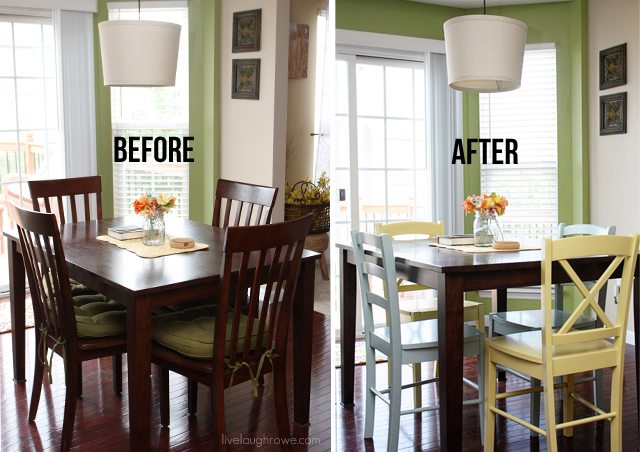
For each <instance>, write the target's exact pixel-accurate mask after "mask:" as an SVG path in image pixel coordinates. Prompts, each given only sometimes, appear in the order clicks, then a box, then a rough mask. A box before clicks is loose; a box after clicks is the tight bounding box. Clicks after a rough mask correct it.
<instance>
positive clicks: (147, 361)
mask: <svg viewBox="0 0 640 452" xmlns="http://www.w3.org/2000/svg"><path fill="white" fill-rule="evenodd" d="M127 364H128V369H127V371H128V377H129V432H130V433H129V449H130V450H135V451H143V452H146V451H148V450H151V445H150V434H151V427H150V426H151V419H150V410H151V381H150V380H151V300H149V299H144V298H141V299H137V300H135V301H134V302H133V303H131V304H129V305H127Z"/></svg>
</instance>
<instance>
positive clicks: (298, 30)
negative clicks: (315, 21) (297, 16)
mask: <svg viewBox="0 0 640 452" xmlns="http://www.w3.org/2000/svg"><path fill="white" fill-rule="evenodd" d="M308 61H309V25H306V24H297V23H294V22H290V23H289V78H290V79H296V78H307V67H308V65H309V63H308Z"/></svg>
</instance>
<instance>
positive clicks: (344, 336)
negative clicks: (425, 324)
mask: <svg viewBox="0 0 640 452" xmlns="http://www.w3.org/2000/svg"><path fill="white" fill-rule="evenodd" d="M336 246H337V247H338V249H339V254H340V275H341V276H340V277H341V282H340V351H341V355H340V356H341V371H340V376H341V391H342V392H341V402H342V404H343V405H344V406H347V407H348V406H352V405H353V404H354V358H355V356H354V355H355V340H356V306H357V304H356V284H357V283H356V267H355V259H354V254H353V248H352V246H351V244H350V243H347V242H346V241H342V242H340V241H339V242H338V243H336ZM393 249H394V253H395V258H396V270H397V273H398V277H399V278H403V279H405V280H408V281H412V282H415V283H418V284H422V285H425V286H429V287H433V288H434V289H436V290H437V294H438V341H439V350H438V359H439V364H438V365H439V371H440V380H439V381H440V384H439V398H440V449H441V450H442V451H459V450H462V436H463V435H460V429H461V428H462V427H461V425H462V423H463V419H462V384H460V383H458V382H461V381H462V368H463V356H462V345H463V343H462V338H463V334H462V324H463V309H462V307H463V300H464V293H465V292H469V291H476V290H487V289H497V309H498V311H505V310H506V309H507V289H509V288H515V287H525V286H535V285H539V284H540V260H541V251H540V250H529V251H524V250H522V251H518V252H492V253H477V254H475V253H465V252H461V251H457V250H450V249H445V248H438V247H434V246H430V245H429V243H428V242H427V241H425V240H411V241H395V242H394V244H393ZM368 254H369V255H370V256H371V258H372V259H376V258H379V256H376V255H374V254H372V253H371V252H368ZM610 263H611V258H609V257H593V258H585V259H577V260H574V261H572V262H571V265H572V266H573V268H574V269H575V270H576V272H577V273H578V275H580V277H581V278H582V279H583V280H586V281H589V280H593V279H597V278H598V277H600V275H601V274H602V273H603V272H604V271H605V269H606V268H607V266H608V265H609V264H610ZM557 268H558V269H559V267H557ZM555 269H556V267H555V266H554V271H553V279H554V282H558V283H562V282H569V280H568V277H567V275H566V274H565V272H563V271H555ZM639 269H640V265H637V266H636V271H635V276H636V277H635V278H634V285H633V289H634V290H633V293H634V295H633V312H634V331H635V344H636V347H635V358H636V363H640V347H638V344H640V342H639V341H638V333H639V331H640V320H639V315H640V284H639V281H640V278H638V276H639ZM615 275H617V276H618V277H619V276H620V269H618V270H617V273H616V274H615ZM615 275H614V277H615ZM452 382H453V384H452ZM639 387H640V381H639V379H638V366H637V365H636V394H638V402H637V403H638V412H640V391H639ZM639 425H640V420H639Z"/></svg>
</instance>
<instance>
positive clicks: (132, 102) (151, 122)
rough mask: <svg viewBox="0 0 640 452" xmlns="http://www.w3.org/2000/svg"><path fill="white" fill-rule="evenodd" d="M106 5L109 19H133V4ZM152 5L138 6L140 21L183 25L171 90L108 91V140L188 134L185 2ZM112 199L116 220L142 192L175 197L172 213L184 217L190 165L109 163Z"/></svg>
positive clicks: (187, 66)
mask: <svg viewBox="0 0 640 452" xmlns="http://www.w3.org/2000/svg"><path fill="white" fill-rule="evenodd" d="M121 5H122V4H118V3H110V4H109V18H110V19H134V20H137V19H138V8H137V5H136V6H135V7H134V6H133V4H131V6H130V7H127V8H123V7H122V6H121ZM153 5H154V6H152V7H147V6H146V5H145V3H144V2H143V3H142V9H141V14H140V17H141V18H142V19H143V20H145V19H148V20H160V21H165V22H175V23H178V24H180V25H181V26H182V30H181V32H180V49H179V54H178V69H177V73H176V84H175V86H170V87H162V88H111V123H112V133H113V136H123V137H127V138H128V137H129V136H154V137H157V136H165V137H168V136H187V135H188V134H189V60H188V55H189V48H188V44H189V30H188V8H187V3H186V2H179V3H176V2H171V6H170V7H169V6H163V4H162V2H155V3H154V4H153ZM113 190H114V194H113V199H114V214H115V215H116V216H121V215H130V214H131V213H132V211H131V202H132V201H133V199H135V198H136V197H138V196H139V195H140V194H141V193H145V192H164V193H171V194H173V195H175V196H176V197H177V198H178V204H177V206H176V208H175V209H174V210H173V212H172V213H174V214H176V215H178V216H181V217H187V216H188V215H189V164H188V163H168V162H155V161H154V162H151V163H149V162H146V163H143V162H140V163H131V162H122V163H114V165H113Z"/></svg>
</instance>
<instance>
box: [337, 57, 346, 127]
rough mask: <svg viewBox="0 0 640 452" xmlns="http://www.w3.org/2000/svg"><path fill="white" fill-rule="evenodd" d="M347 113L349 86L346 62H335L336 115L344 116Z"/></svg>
mask: <svg viewBox="0 0 640 452" xmlns="http://www.w3.org/2000/svg"><path fill="white" fill-rule="evenodd" d="M348 111H349V84H348V80H347V62H346V61H343V60H337V61H336V114H340V115H345V114H347V113H348Z"/></svg>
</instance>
